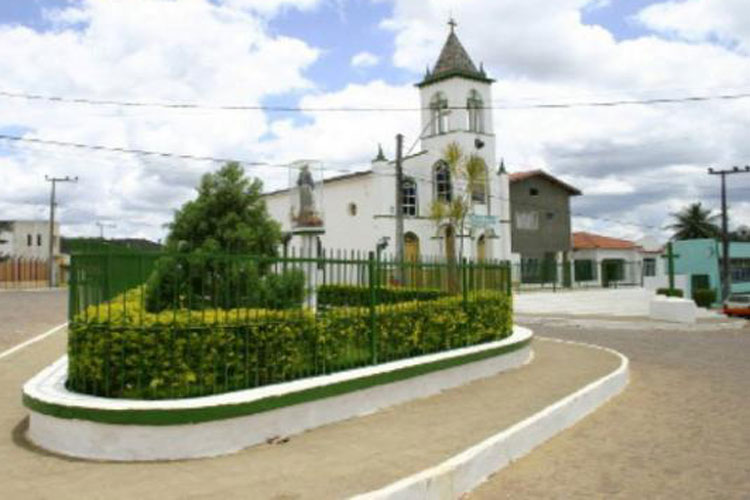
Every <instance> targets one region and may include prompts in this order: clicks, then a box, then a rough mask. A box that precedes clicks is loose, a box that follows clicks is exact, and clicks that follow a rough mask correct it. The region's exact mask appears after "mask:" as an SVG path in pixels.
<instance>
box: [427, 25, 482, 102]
mask: <svg viewBox="0 0 750 500" xmlns="http://www.w3.org/2000/svg"><path fill="white" fill-rule="evenodd" d="M450 25H451V32H450V34H449V35H448V39H447V40H446V41H445V45H443V50H442V51H441V52H440V57H438V60H437V63H436V64H435V67H434V68H433V69H432V71H430V69H429V68H428V69H427V74H426V75H425V77H424V80H422V81H421V82H420V83H418V84H417V87H424V86H425V85H429V84H431V83H435V82H438V81H440V80H445V79H446V78H451V77H453V76H460V77H463V78H469V79H471V80H478V81H481V82H487V83H490V82H492V81H493V80H492V79H491V78H488V77H487V74H486V73H485V72H484V68H483V67H481V66H480V67H479V69H477V67H476V65H475V64H474V61H472V60H471V57H469V54H468V52H466V49H465V48H464V46H463V45H462V44H461V41H460V40H459V39H458V36H456V32H455V30H454V27H455V23H454V22H453V21H451V23H450Z"/></svg>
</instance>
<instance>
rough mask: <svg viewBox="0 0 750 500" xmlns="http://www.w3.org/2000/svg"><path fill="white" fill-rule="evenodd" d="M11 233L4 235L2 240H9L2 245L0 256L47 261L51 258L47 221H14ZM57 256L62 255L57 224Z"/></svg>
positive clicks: (55, 235) (55, 250) (4, 233)
mask: <svg viewBox="0 0 750 500" xmlns="http://www.w3.org/2000/svg"><path fill="white" fill-rule="evenodd" d="M12 223H13V228H12V230H11V231H6V232H3V233H2V236H1V237H0V239H3V240H7V242H6V243H3V244H0V254H6V255H10V256H13V257H23V258H28V259H47V257H48V256H49V222H47V221H12ZM54 238H55V246H54V253H55V255H59V254H60V224H59V223H55V231H54Z"/></svg>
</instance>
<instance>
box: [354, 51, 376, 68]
mask: <svg viewBox="0 0 750 500" xmlns="http://www.w3.org/2000/svg"><path fill="white" fill-rule="evenodd" d="M379 62H380V58H379V57H378V56H376V55H375V54H373V53H372V52H359V53H358V54H355V55H354V57H352V62H351V64H352V66H354V67H355V68H370V67H372V66H377V65H378V63H379Z"/></svg>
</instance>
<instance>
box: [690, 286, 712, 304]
mask: <svg viewBox="0 0 750 500" xmlns="http://www.w3.org/2000/svg"><path fill="white" fill-rule="evenodd" d="M693 301H695V304H696V305H697V306H698V307H705V308H709V307H711V306H712V305H713V304H714V303H715V302H716V290H713V289H709V288H697V289H695V290H693Z"/></svg>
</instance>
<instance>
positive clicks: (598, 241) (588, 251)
mask: <svg viewBox="0 0 750 500" xmlns="http://www.w3.org/2000/svg"><path fill="white" fill-rule="evenodd" d="M652 253H653V252H647V251H645V250H644V249H643V247H641V246H640V245H639V244H638V243H636V242H633V241H630V240H623V239H619V238H611V237H609V236H602V235H600V234H593V233H587V232H583V231H579V232H575V233H573V281H574V283H576V284H577V285H582V286H587V285H588V286H603V287H608V286H622V285H636V286H641V285H642V284H643V277H644V275H645V274H646V271H648V273H653V274H655V273H656V269H655V267H653V266H656V258H655V257H654V256H653V255H651V254H652ZM644 254H645V255H644ZM646 255H648V256H647V257H646ZM645 259H648V262H649V269H646V267H645V265H644V261H645Z"/></svg>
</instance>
